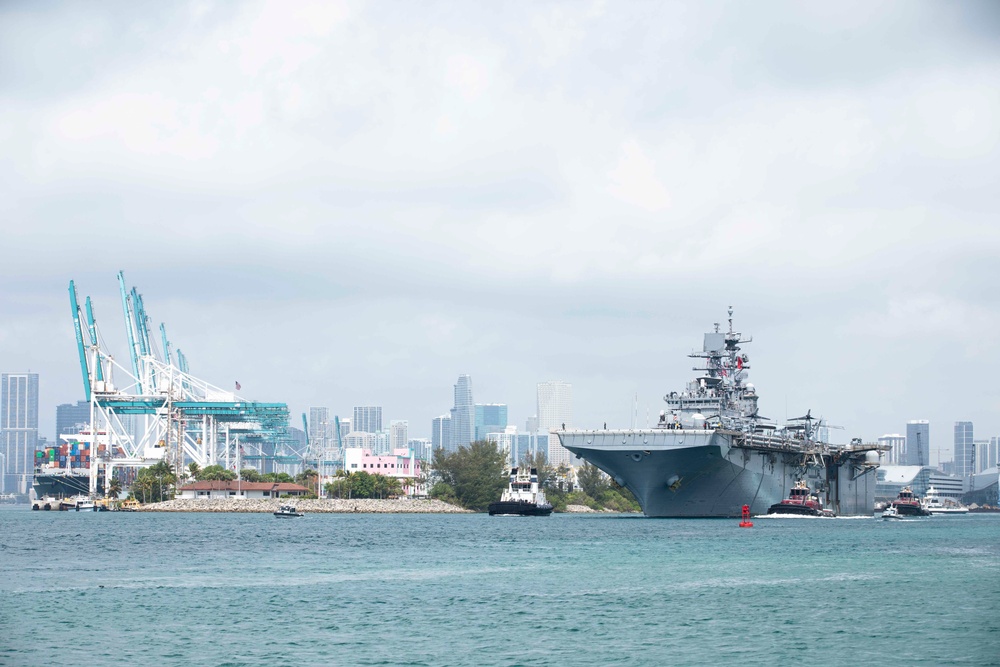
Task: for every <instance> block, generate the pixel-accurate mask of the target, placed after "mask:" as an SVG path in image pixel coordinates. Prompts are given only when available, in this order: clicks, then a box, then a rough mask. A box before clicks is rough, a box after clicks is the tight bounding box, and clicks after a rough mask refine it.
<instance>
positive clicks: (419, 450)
mask: <svg viewBox="0 0 1000 667" xmlns="http://www.w3.org/2000/svg"><path fill="white" fill-rule="evenodd" d="M406 446H407V447H408V448H409V449H412V450H413V455H414V456H416V457H417V458H418V459H420V460H422V461H430V460H431V457H432V455H433V454H432V452H431V441H430V440H428V439H427V438H410V441H409V442H407V443H406Z"/></svg>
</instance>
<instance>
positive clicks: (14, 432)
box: [0, 373, 38, 494]
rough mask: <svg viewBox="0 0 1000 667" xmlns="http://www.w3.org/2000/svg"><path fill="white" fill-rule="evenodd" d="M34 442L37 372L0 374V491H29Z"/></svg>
mask: <svg viewBox="0 0 1000 667" xmlns="http://www.w3.org/2000/svg"><path fill="white" fill-rule="evenodd" d="M37 444H38V373H3V374H0V458H2V459H3V460H2V461H0V463H2V465H3V468H2V469H0V492H3V493H22V494H23V493H27V492H28V489H29V488H31V477H32V474H33V472H34V466H35V463H34V459H35V447H36V445H37Z"/></svg>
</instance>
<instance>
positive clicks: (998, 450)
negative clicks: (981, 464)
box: [986, 436, 1000, 468]
mask: <svg viewBox="0 0 1000 667" xmlns="http://www.w3.org/2000/svg"><path fill="white" fill-rule="evenodd" d="M986 464H987V465H986V467H987V468H992V467H994V466H997V467H1000V438H998V437H997V436H993V437H992V438H990V448H989V449H988V450H987V452H986Z"/></svg>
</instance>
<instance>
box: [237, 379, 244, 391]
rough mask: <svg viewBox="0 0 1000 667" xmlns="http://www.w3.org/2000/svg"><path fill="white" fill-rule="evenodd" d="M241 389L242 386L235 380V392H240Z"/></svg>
mask: <svg viewBox="0 0 1000 667" xmlns="http://www.w3.org/2000/svg"><path fill="white" fill-rule="evenodd" d="M242 388H243V387H242V386H240V381H239V380H237V381H236V391H239V390H240V389H242Z"/></svg>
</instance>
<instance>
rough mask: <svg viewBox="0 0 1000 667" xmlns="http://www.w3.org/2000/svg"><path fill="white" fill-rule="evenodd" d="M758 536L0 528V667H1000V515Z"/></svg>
mask: <svg viewBox="0 0 1000 667" xmlns="http://www.w3.org/2000/svg"><path fill="white" fill-rule="evenodd" d="M755 523H756V526H755V527H754V528H753V529H749V530H747V529H743V530H741V529H739V528H737V526H736V524H737V522H736V521H735V520H662V519H645V518H638V517H632V516H612V515H589V516H588V515H584V516H580V515H575V516H574V515H554V516H551V517H548V518H524V519H519V518H506V517H503V518H501V517H494V518H490V517H488V516H485V515H457V516H452V515H310V516H307V517H305V518H303V519H294V520H284V519H282V520H278V519H274V518H272V517H271V516H270V515H235V514H232V515H226V514H184V515H177V514H127V513H101V514H93V513H75V512H72V513H60V512H29V511H13V510H7V511H0V664H4V665H46V664H53V665H103V664H108V665H111V664H130V665H261V664H266V665H312V664H333V665H397V664H409V665H665V664H672V665H701V664H709V663H715V664H734V663H744V664H791V663H792V662H795V663H801V664H808V665H856V664H861V663H866V664H891V665H943V664H976V665H981V664H1000V515H993V516H984V515H980V516H967V517H931V518H929V519H926V520H922V521H913V522H898V523H889V522H883V521H879V520H875V519H860V520H822V519H820V520H802V519H798V520H796V519H773V518H767V519H758V520H756V522H755Z"/></svg>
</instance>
